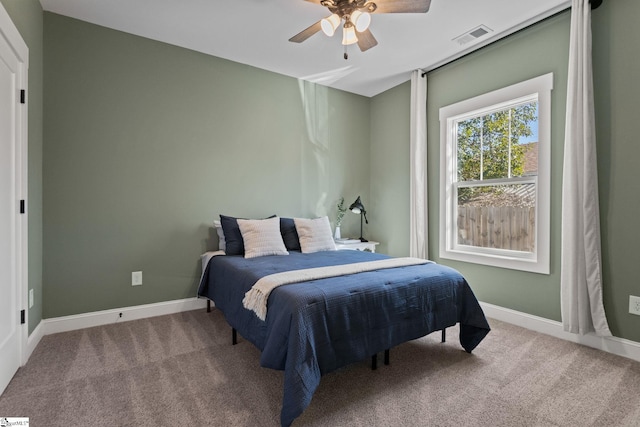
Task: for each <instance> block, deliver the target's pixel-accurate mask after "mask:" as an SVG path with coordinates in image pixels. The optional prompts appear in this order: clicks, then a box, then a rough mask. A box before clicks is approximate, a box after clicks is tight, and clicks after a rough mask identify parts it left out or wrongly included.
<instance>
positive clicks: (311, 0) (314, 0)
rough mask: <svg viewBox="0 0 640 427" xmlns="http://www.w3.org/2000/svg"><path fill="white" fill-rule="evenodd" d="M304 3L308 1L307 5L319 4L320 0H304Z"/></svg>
mask: <svg viewBox="0 0 640 427" xmlns="http://www.w3.org/2000/svg"><path fill="white" fill-rule="evenodd" d="M305 1H308V2H309V3H315V4H320V1H321V0H305Z"/></svg>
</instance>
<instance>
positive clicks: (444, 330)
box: [442, 328, 447, 342]
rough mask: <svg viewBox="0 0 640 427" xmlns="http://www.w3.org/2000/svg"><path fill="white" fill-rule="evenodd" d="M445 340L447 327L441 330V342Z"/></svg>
mask: <svg viewBox="0 0 640 427" xmlns="http://www.w3.org/2000/svg"><path fill="white" fill-rule="evenodd" d="M446 340H447V328H444V329H443V330H442V342H445V341H446Z"/></svg>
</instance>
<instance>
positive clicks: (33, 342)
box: [22, 321, 44, 366]
mask: <svg viewBox="0 0 640 427" xmlns="http://www.w3.org/2000/svg"><path fill="white" fill-rule="evenodd" d="M43 336H44V327H43V326H42V321H40V323H38V326H36V328H35V329H34V330H33V331H32V332H31V334H29V338H27V348H26V350H25V354H23V355H22V365H23V366H24V365H25V364H26V363H27V360H29V358H30V357H31V355H32V354H33V350H35V349H36V347H37V346H38V343H39V342H40V340H41V339H42V337H43Z"/></svg>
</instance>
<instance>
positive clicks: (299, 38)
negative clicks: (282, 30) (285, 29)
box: [289, 21, 322, 43]
mask: <svg viewBox="0 0 640 427" xmlns="http://www.w3.org/2000/svg"><path fill="white" fill-rule="evenodd" d="M321 29H322V27H321V26H320V21H318V22H316V23H315V24H313V25H311V26H310V27H308V28H306V29H304V30H302V31H300V32H299V33H298V34H296V35H295V36H293V37H291V38H290V39H289V41H290V42H294V43H302V42H303V41H305V40H306V39H308V38H309V37H311V36H312V35H314V34H315V33H317V32H318V31H320V30H321Z"/></svg>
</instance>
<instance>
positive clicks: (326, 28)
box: [320, 13, 341, 37]
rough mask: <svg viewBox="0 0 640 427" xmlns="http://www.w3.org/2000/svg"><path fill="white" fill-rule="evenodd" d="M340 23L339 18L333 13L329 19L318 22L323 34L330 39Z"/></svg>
mask: <svg viewBox="0 0 640 427" xmlns="http://www.w3.org/2000/svg"><path fill="white" fill-rule="evenodd" d="M340 21H341V19H340V17H339V16H338V15H336V14H335V13H334V14H333V15H331V16H330V17H328V18H324V19H322V20H321V21H320V28H322V32H323V33H325V34H326V35H328V36H329V37H331V36H333V35H334V34H335V32H336V29H337V28H338V26H340Z"/></svg>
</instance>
